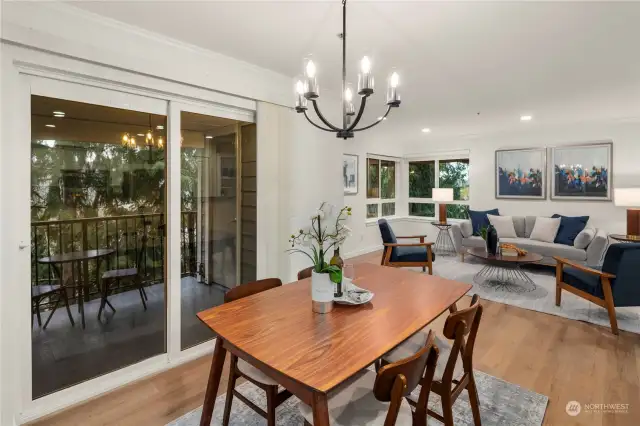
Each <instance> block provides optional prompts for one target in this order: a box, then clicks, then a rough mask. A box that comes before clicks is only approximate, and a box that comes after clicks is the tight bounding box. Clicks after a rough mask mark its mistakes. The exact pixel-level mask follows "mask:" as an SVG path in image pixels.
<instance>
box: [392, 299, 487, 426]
mask: <svg viewBox="0 0 640 426" xmlns="http://www.w3.org/2000/svg"><path fill="white" fill-rule="evenodd" d="M449 310H450V311H451V313H450V314H449V316H448V317H447V320H446V321H445V323H444V330H443V334H444V337H445V338H447V339H448V340H452V341H453V344H450V343H449V342H447V341H446V340H442V339H440V338H439V337H436V339H435V340H436V342H435V344H436V345H437V346H438V349H440V360H441V362H440V363H438V366H437V368H436V371H435V374H434V377H433V380H432V382H431V391H432V392H433V393H435V394H437V395H439V396H440V401H441V403H442V415H440V414H438V413H436V412H434V411H432V410H429V409H427V414H429V415H430V416H431V417H434V418H435V419H437V420H439V421H441V422H442V423H444V425H445V426H453V404H454V403H455V402H456V399H458V396H460V394H461V393H462V391H463V390H465V389H466V390H467V392H468V394H469V405H470V406H471V413H472V415H473V423H474V425H475V426H481V424H482V423H481V421H480V403H479V399H478V389H477V387H476V381H475V377H474V376H473V348H474V346H475V342H476V336H477V334H478V327H479V326H480V318H481V317H482V305H481V304H480V298H479V297H478V295H477V294H476V295H474V296H473V297H472V299H471V304H470V305H469V307H468V308H465V309H461V310H457V308H456V306H455V304H454V305H452V306H451V307H450V308H449ZM430 333H431V332H428V333H427V329H423V330H421V331H419V332H418V333H416V334H414V335H413V336H411V337H410V338H409V339H407V340H406V341H404V342H403V343H401V344H400V345H398V346H397V347H396V348H394V349H393V350H392V351H391V352H389V353H387V354H386V355H385V356H384V357H383V358H382V365H389V364H393V363H394V362H397V360H398V359H402V358H405V357H407V356H409V355H410V354H412V353H415V352H416V350H417V349H419V348H420V347H421V346H422V345H423V344H424V343H423V342H424V341H425V340H426V339H428V336H429V335H430ZM445 360H446V361H445ZM383 368H384V367H383ZM409 403H410V404H411V405H416V402H415V401H414V400H411V399H409Z"/></svg>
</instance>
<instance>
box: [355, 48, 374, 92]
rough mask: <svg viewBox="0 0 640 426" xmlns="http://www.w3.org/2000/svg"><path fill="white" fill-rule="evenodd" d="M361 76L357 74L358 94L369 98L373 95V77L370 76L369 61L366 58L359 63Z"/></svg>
mask: <svg viewBox="0 0 640 426" xmlns="http://www.w3.org/2000/svg"><path fill="white" fill-rule="evenodd" d="M360 71H362V73H361V74H358V94H359V95H361V96H369V95H371V94H372V93H373V84H374V82H373V75H371V61H369V58H368V57H366V56H365V57H364V58H362V61H361V62H360Z"/></svg>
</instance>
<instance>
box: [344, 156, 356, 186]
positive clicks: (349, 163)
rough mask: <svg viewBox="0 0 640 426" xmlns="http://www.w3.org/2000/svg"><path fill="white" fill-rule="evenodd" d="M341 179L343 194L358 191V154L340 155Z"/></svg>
mask: <svg viewBox="0 0 640 426" xmlns="http://www.w3.org/2000/svg"><path fill="white" fill-rule="evenodd" d="M342 181H343V184H344V193H345V194H357V193H358V156H357V155H352V154H343V155H342Z"/></svg>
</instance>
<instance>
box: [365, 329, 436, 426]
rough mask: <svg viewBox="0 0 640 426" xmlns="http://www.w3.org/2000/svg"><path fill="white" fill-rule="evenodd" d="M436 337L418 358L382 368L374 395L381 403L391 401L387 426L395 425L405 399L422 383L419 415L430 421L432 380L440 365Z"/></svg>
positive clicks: (430, 337)
mask: <svg viewBox="0 0 640 426" xmlns="http://www.w3.org/2000/svg"><path fill="white" fill-rule="evenodd" d="M434 340H435V335H434V334H433V332H432V331H430V332H429V335H428V337H427V341H426V342H425V345H424V346H423V347H422V349H420V350H419V351H418V352H417V353H415V354H414V355H412V356H410V357H408V358H405V359H402V360H400V361H398V362H395V363H393V364H388V365H385V366H384V367H382V368H381V369H380V370H379V371H378V374H377V376H376V381H375V384H374V386H373V394H374V395H375V397H376V399H377V400H379V401H385V402H387V401H389V402H391V404H390V406H389V411H388V412H387V418H386V421H385V423H384V424H385V425H394V424H395V421H396V418H397V417H398V411H399V409H400V404H401V403H402V398H403V397H405V396H407V395H409V394H411V392H413V391H414V390H415V388H416V387H417V386H418V385H419V384H420V385H422V388H421V390H420V396H419V398H418V402H417V404H416V415H419V416H422V418H425V419H426V415H427V405H428V402H429V392H430V390H431V381H432V380H433V375H434V373H435V370H436V365H437V363H438V347H437V346H436V345H435V344H434Z"/></svg>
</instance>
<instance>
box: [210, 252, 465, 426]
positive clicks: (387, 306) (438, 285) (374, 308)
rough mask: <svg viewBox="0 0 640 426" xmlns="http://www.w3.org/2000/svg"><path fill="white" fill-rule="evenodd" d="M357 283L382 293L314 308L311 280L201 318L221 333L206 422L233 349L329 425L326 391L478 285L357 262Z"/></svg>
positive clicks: (320, 425) (318, 422) (320, 424)
mask: <svg viewBox="0 0 640 426" xmlns="http://www.w3.org/2000/svg"><path fill="white" fill-rule="evenodd" d="M355 275H356V278H355V279H354V283H355V284H357V285H358V286H359V287H362V288H366V289H367V290H370V291H372V292H373V293H375V297H374V298H373V299H372V300H371V302H369V303H367V304H364V305H360V306H344V305H337V306H335V307H334V309H333V310H332V311H331V312H329V313H327V314H317V313H314V312H313V311H312V310H311V279H310V278H307V279H304V280H301V281H298V282H295V283H292V284H287V285H283V286H280V287H276V288H273V289H271V290H267V291H264V292H261V293H257V294H254V295H251V296H248V297H244V298H242V299H239V300H235V301H233V302H230V303H225V304H223V305H221V306H217V307H214V308H211V309H208V310H206V311H203V312H200V313H199V314H198V317H199V318H200V319H201V320H202V321H203V322H204V323H205V324H206V325H207V326H208V327H209V328H211V330H213V331H214V332H215V333H216V334H217V335H218V337H217V339H216V346H215V350H214V353H213V361H212V364H211V371H210V373H209V382H208V384H207V391H206V394H205V399H204V406H203V408H202V417H201V419H200V425H201V426H209V425H210V424H211V416H212V413H213V407H214V404H215V400H216V396H217V393H218V386H219V385H220V376H221V375H222V368H223V365H224V360H225V358H226V355H227V352H231V353H232V354H234V355H236V356H238V357H239V358H241V359H243V360H245V361H246V362H248V363H249V364H251V365H253V366H254V367H255V368H257V369H259V370H260V371H262V372H263V373H264V374H266V375H268V376H269V377H271V378H272V379H273V380H275V381H276V382H278V383H279V384H280V385H282V386H283V387H285V388H286V389H288V390H289V391H290V392H291V393H292V394H294V395H296V396H297V397H298V398H299V399H300V400H301V401H302V402H304V403H305V404H308V405H309V406H310V407H311V408H312V409H313V424H314V426H328V425H329V412H328V405H327V403H328V400H327V394H328V393H329V392H330V391H331V390H333V389H335V388H336V387H337V386H339V385H340V384H341V383H343V382H344V381H346V380H348V379H349V378H350V377H352V376H353V375H355V374H357V373H358V372H359V371H361V370H363V369H365V368H367V367H368V366H369V365H371V364H373V363H374V362H375V361H376V360H377V359H380V358H381V357H382V356H383V355H384V354H385V353H387V352H388V351H390V350H391V349H393V348H394V347H396V346H397V345H398V344H400V343H402V342H403V341H405V340H406V339H407V338H409V337H410V336H412V335H413V334H415V333H416V332H417V331H419V330H421V329H422V328H424V327H425V326H427V325H428V324H429V323H431V322H432V321H433V320H435V319H436V318H438V317H439V316H440V315H441V314H442V313H443V312H444V311H446V310H447V309H449V307H450V306H452V305H453V304H455V303H456V302H457V301H458V300H459V299H460V298H461V297H462V296H463V295H464V294H465V293H467V292H468V291H469V290H470V289H471V285H469V284H465V283H461V282H458V281H452V280H448V279H444V278H441V277H437V276H433V275H423V274H417V273H415V272H413V271H408V270H401V269H397V268H390V267H386V266H379V265H373V264H368V263H365V264H358V265H356V266H355Z"/></svg>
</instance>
